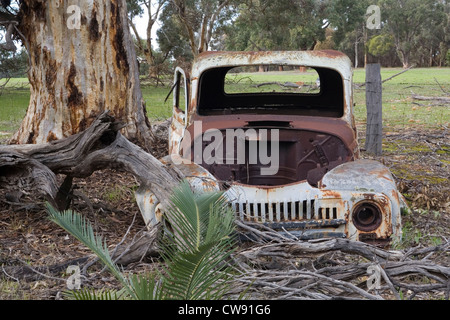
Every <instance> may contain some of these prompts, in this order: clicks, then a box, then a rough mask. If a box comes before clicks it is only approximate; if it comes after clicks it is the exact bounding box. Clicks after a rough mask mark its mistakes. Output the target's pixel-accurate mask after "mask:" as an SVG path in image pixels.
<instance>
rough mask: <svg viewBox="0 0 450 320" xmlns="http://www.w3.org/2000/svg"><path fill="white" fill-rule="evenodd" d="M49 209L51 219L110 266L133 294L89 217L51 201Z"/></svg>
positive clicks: (48, 205)
mask: <svg viewBox="0 0 450 320" xmlns="http://www.w3.org/2000/svg"><path fill="white" fill-rule="evenodd" d="M47 211H48V214H49V218H50V220H51V221H53V222H54V223H56V224H57V225H59V226H60V227H61V228H63V229H64V230H66V231H67V232H68V233H70V234H71V235H72V236H74V237H75V238H76V239H78V241H80V242H81V243H83V244H84V245H85V246H86V247H88V248H89V249H90V250H91V251H92V252H94V253H95V254H96V255H97V257H98V258H99V259H100V261H101V262H102V263H103V264H104V265H105V266H107V267H108V269H109V270H110V272H111V273H112V274H113V275H114V276H115V277H116V279H117V280H119V281H120V282H121V284H122V285H123V286H124V287H125V288H126V289H127V290H128V292H129V294H130V295H133V291H132V290H131V288H130V286H129V283H128V281H127V279H126V278H125V277H124V276H123V274H122V272H121V271H120V270H119V268H118V266H117V265H116V264H115V263H114V262H113V261H112V258H111V255H110V254H109V251H108V247H107V245H106V242H105V241H104V240H103V239H102V238H101V237H99V236H96V235H95V234H94V230H93V228H92V225H91V224H90V223H89V221H88V220H87V219H85V218H84V217H82V216H81V215H79V214H77V213H74V212H72V211H71V210H67V211H63V212H59V211H57V210H56V209H55V208H53V207H52V206H51V205H50V204H49V203H47Z"/></svg>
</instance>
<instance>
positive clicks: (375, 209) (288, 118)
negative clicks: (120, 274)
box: [136, 50, 407, 244]
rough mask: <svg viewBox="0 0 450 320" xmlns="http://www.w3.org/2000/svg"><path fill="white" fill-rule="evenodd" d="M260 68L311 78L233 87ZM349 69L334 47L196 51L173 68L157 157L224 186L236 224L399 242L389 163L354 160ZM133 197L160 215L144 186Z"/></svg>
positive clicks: (200, 185)
mask: <svg viewBox="0 0 450 320" xmlns="http://www.w3.org/2000/svg"><path fill="white" fill-rule="evenodd" d="M261 66H263V67H264V68H266V70H267V68H268V67H269V66H276V68H279V70H292V69H293V68H298V66H302V67H303V68H304V70H305V69H306V68H307V70H311V71H314V72H315V74H316V75H317V83H316V81H314V82H312V84H310V85H308V84H306V82H286V83H271V82H270V81H268V83H262V84H258V85H253V86H250V88H251V89H250V90H243V91H242V92H241V91H236V89H235V88H233V85H232V84H233V83H234V84H236V83H239V82H240V81H241V80H242V82H243V81H244V80H245V79H244V78H243V77H241V78H240V79H241V80H233V79H238V78H237V75H239V72H240V71H243V70H244V71H245V70H247V71H248V70H257V68H258V67H261ZM272 70H273V69H272ZM277 70H278V69H277ZM294 70H298V69H294ZM260 74H261V73H260ZM262 74H263V75H264V74H265V73H262ZM352 77H353V70H352V66H351V62H350V60H349V58H348V57H347V56H346V55H344V54H343V53H340V52H338V51H333V50H324V51H279V52H206V53H203V54H200V55H199V56H198V57H197V59H196V60H195V61H194V63H193V66H192V70H191V73H190V75H189V74H187V73H186V72H185V71H183V70H182V69H180V68H177V69H176V71H175V79H174V94H173V96H174V106H173V117H172V120H171V126H170V128H169V156H167V157H165V158H163V159H161V161H163V162H164V163H172V164H174V165H176V167H177V168H178V169H179V170H181V172H183V173H184V174H185V175H186V177H187V179H188V180H189V182H190V184H191V186H192V187H193V188H195V189H197V190H204V191H207V190H214V189H222V190H226V191H225V195H226V196H227V198H228V199H229V201H230V203H231V205H232V206H233V208H234V209H235V212H236V219H240V220H241V221H243V222H246V221H251V222H259V223H262V224H265V225H267V226H269V227H271V228H273V229H275V230H278V231H279V232H285V233H289V234H290V235H293V236H295V237H296V238H298V239H306V240H307V239H316V238H329V237H341V238H348V239H352V240H358V241H363V242H371V243H376V244H387V243H389V242H391V241H392V240H399V239H400V238H401V211H402V210H403V209H406V208H407V206H406V203H405V201H404V198H403V197H402V195H401V194H400V193H399V192H398V190H397V188H396V184H395V181H394V179H393V177H392V175H391V173H390V171H389V169H388V168H386V167H385V166H384V165H382V164H381V163H379V162H377V161H373V160H367V159H360V153H359V146H358V139H357V138H358V137H357V131H356V125H355V120H354V116H353V107H354V106H353V84H352ZM274 86H275V87H278V88H280V90H275V89H274ZM265 87H267V88H269V89H267V88H265ZM258 88H260V89H261V90H257V89H258ZM301 88H303V89H305V88H307V90H301ZM136 199H137V202H138V205H139V207H140V210H141V213H142V215H143V217H144V220H145V222H146V223H147V224H148V225H155V224H156V223H158V222H159V221H160V220H161V216H162V215H161V212H160V206H159V204H158V200H157V199H156V198H155V196H154V195H153V194H152V193H151V192H142V193H138V194H136Z"/></svg>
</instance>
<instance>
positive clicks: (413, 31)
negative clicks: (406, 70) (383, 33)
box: [379, 0, 447, 67]
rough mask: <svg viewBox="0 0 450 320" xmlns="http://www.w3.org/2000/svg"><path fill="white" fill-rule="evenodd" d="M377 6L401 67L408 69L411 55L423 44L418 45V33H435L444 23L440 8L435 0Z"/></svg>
mask: <svg viewBox="0 0 450 320" xmlns="http://www.w3.org/2000/svg"><path fill="white" fill-rule="evenodd" d="M379 4H380V7H381V10H382V12H383V20H384V22H385V25H386V28H387V29H388V30H389V31H390V33H391V34H392V35H393V37H394V43H395V46H396V49H397V52H398V54H399V57H400V59H401V60H402V63H403V67H409V66H410V65H411V61H410V58H411V53H412V52H414V51H415V50H416V49H417V48H419V47H420V46H421V45H422V44H423V43H422V42H421V41H419V38H420V37H419V35H420V33H421V32H424V30H425V31H426V30H429V31H431V32H435V30H434V29H435V28H436V27H437V26H438V25H440V24H442V23H444V22H445V21H446V14H445V12H444V4H443V3H442V2H440V1H436V0H408V1H404V0H403V1H398V0H380V2H379ZM445 23H447V22H445Z"/></svg>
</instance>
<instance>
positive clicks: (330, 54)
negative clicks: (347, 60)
mask: <svg viewBox="0 0 450 320" xmlns="http://www.w3.org/2000/svg"><path fill="white" fill-rule="evenodd" d="M312 54H313V55H316V56H319V57H327V58H342V57H345V56H346V55H345V54H343V53H342V52H340V51H336V50H317V51H313V52H312Z"/></svg>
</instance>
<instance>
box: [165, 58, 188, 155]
mask: <svg viewBox="0 0 450 320" xmlns="http://www.w3.org/2000/svg"><path fill="white" fill-rule="evenodd" d="M188 101H189V79H188V77H187V75H186V73H185V72H184V70H183V69H181V68H179V67H177V68H176V69H175V76H174V83H173V112H172V122H171V125H170V127H169V155H175V154H176V155H180V149H181V147H180V144H181V140H182V138H183V135H184V130H185V129H186V126H187V112H188Z"/></svg>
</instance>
